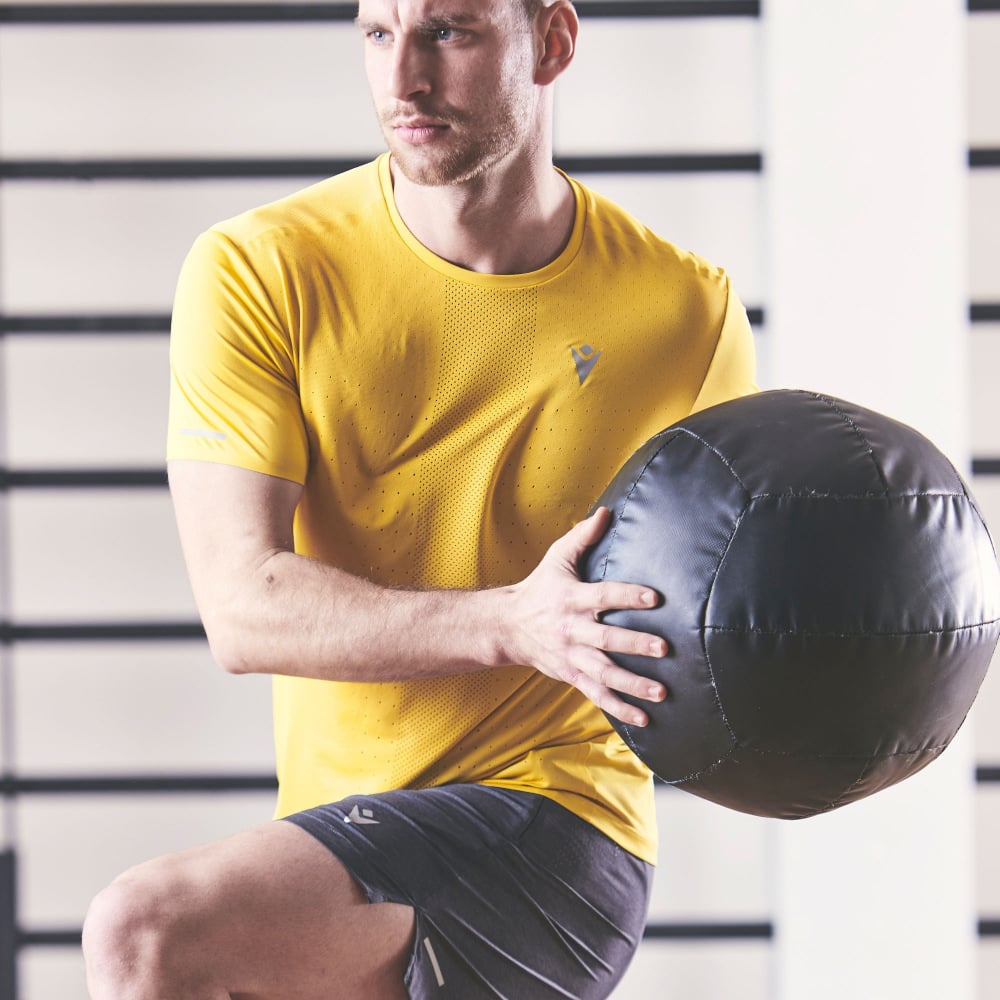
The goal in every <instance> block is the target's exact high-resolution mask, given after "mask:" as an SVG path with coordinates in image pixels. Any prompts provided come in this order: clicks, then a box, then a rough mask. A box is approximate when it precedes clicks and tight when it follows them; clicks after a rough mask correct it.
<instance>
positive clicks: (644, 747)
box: [581, 390, 1000, 818]
mask: <svg viewBox="0 0 1000 1000" xmlns="http://www.w3.org/2000/svg"><path fill="white" fill-rule="evenodd" d="M598 504H600V505H604V506H607V507H610V508H611V511H612V519H611V525H610V527H609V529H608V531H607V532H606V534H605V535H604V537H603V538H602V539H601V541H600V542H599V543H598V544H597V545H596V546H595V547H594V548H593V549H592V550H591V551H590V552H588V553H587V555H586V556H585V558H584V560H583V566H582V567H581V575H582V576H583V578H584V579H588V580H601V579H608V580H622V581H629V582H636V583H644V584H648V585H649V586H652V587H655V588H656V589H657V590H658V591H659V592H660V593H661V594H662V595H663V601H662V604H661V605H660V606H659V607H658V608H656V609H655V610H653V611H627V612H617V611H616V612H614V613H612V614H610V615H608V619H609V620H610V621H613V622H614V623H615V624H620V625H624V626H626V627H629V628H636V629H641V630H643V631H649V632H654V633H659V634H660V635H662V636H663V637H664V638H665V639H666V640H667V642H668V643H669V645H670V653H669V654H668V656H667V657H666V658H665V659H662V660H654V661H651V660H647V659H645V658H643V657H631V656H620V657H616V659H617V660H618V662H619V663H620V664H621V665H622V666H624V667H626V668H627V669H629V670H632V671H633V672H635V673H639V674H644V675H646V676H650V675H654V676H655V677H656V678H657V679H658V680H662V681H663V682H664V683H665V684H666V686H667V689H668V691H669V695H668V697H667V700H666V701H665V702H662V703H659V704H649V703H644V704H643V706H642V707H643V708H644V709H645V710H646V711H647V713H648V714H649V717H650V723H649V725H648V726H647V727H645V728H636V727H632V726H629V725H627V724H625V723H621V722H619V721H618V720H615V719H612V720H611V721H612V722H613V723H614V725H615V727H616V729H617V730H618V731H619V733H621V735H622V737H623V738H624V740H625V742H626V743H627V744H628V745H629V746H630V747H631V748H632V749H633V751H634V752H635V753H636V754H637V755H638V756H639V757H640V758H641V759H642V760H643V761H644V762H645V763H646V764H647V765H648V766H649V767H650V768H651V769H652V770H653V771H654V772H655V773H656V774H657V775H658V776H659V777H660V778H662V779H663V780H665V781H667V782H669V783H671V784H674V785H677V786H679V787H681V788H684V789H686V790H688V791H690V792H693V793H694V794H696V795H700V796H703V797H704V798H707V799H711V800H713V801H715V802H718V803H721V804H723V805H726V806H730V807H732V808H734V809H739V810H741V811H743V812H748V813H754V814H757V815H761V816H779V817H785V818H796V817H804V816H810V815H813V814H815V813H819V812H823V811H825V810H829V809H833V808H836V807H837V806H841V805H845V804H846V803H849V802H853V801H855V800H857V799H860V798H862V797H864V796H866V795H870V794H871V793H872V792H876V791H878V790H879V789H881V788H885V787H887V786H889V785H892V784H894V783H896V782H898V781H901V780H902V779H903V778H905V777H907V776H909V775H911V774H913V773H914V772H916V771H918V770H920V769H921V768H922V767H924V766H925V765H926V764H928V763H929V762H930V761H932V760H934V758H935V757H937V756H938V755H939V754H940V753H941V752H942V751H943V750H944V749H945V747H947V745H948V743H949V742H950V741H951V739H952V737H953V736H954V735H955V733H956V732H957V731H958V728H959V726H961V724H962V722H963V720H964V718H965V716H966V714H967V713H968V711H969V709H970V707H971V706H972V702H973V700H974V698H975V696H976V693H977V692H978V690H979V686H980V683H981V682H982V680H983V677H984V675H985V673H986V669H987V666H988V664H989V661H990V658H991V656H992V653H993V650H994V647H995V646H996V643H997V637H998V632H1000V623H998V619H1000V569H998V566H997V560H996V555H995V552H994V549H993V545H992V542H991V541H990V537H989V534H988V532H987V530H986V527H985V525H984V524H983V520H982V518H981V517H980V514H979V511H978V510H977V508H976V505H975V503H974V501H973V500H972V498H971V496H970V495H969V493H968V490H967V489H966V487H965V484H964V483H963V482H962V479H961V478H960V477H959V475H958V474H957V473H956V472H955V470H954V468H953V467H952V465H951V464H950V463H949V462H948V460H947V459H946V458H945V457H944V456H943V455H942V454H941V453H940V452H939V451H938V450H937V449H936V448H935V447H934V445H932V444H931V443H930V442H929V441H928V440H927V439H926V438H924V437H922V436H921V435H920V434H918V433H917V432H916V431H914V430H912V429H910V428H909V427H906V426H904V425H903V424H900V423H897V422H896V421H893V420H890V419H888V418H886V417H884V416H880V415H879V414H877V413H873V412H871V411H870V410H865V409H862V408H861V407H858V406H855V405H853V404H851V403H847V402H844V401H843V400H838V399H833V398H830V397H826V396H822V395H817V394H814V393H807V392H798V391H790V390H780V391H776V392H766V393H760V394H758V395H755V396H748V397H744V398H742V399H738V400H734V401H732V402H729V403H724V404H722V405H720V406H716V407H713V408H711V409H709V410H705V411H703V412H701V413H698V414H695V415H694V416H692V417H689V418H687V419H686V420H683V421H681V422H679V423H677V424H674V425H673V426H672V427H669V428H668V429H666V430H665V431H662V432H661V433H660V434H658V435H657V436H656V437H654V438H652V439H651V440H650V441H648V442H647V443H646V444H645V445H644V446H643V447H642V448H641V449H640V450H639V451H638V452H637V453H636V454H635V455H634V456H633V457H632V458H631V459H630V460H629V461H628V462H627V463H626V465H625V466H624V468H623V469H622V470H621V472H620V473H619V474H618V476H617V477H616V478H615V479H614V481H613V482H612V483H611V485H610V486H609V487H608V489H607V490H606V491H605V493H604V495H603V496H602V497H601V499H600V500H599V501H598Z"/></svg>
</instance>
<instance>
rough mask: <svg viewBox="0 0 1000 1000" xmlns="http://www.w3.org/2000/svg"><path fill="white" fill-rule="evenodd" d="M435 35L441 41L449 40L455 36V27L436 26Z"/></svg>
mask: <svg viewBox="0 0 1000 1000" xmlns="http://www.w3.org/2000/svg"><path fill="white" fill-rule="evenodd" d="M434 37H435V38H436V39H437V40H438V41H439V42H448V41H451V39H452V38H454V37H455V29H454V28H436V29H435V31H434Z"/></svg>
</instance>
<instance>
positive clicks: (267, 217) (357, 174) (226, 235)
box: [208, 160, 384, 252]
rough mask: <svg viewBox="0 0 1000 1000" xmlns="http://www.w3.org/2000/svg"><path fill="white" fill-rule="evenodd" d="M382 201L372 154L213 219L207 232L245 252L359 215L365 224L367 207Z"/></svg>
mask: <svg viewBox="0 0 1000 1000" xmlns="http://www.w3.org/2000/svg"><path fill="white" fill-rule="evenodd" d="M383 203H384V199H383V195H382V190H381V187H380V184H379V167H378V160H375V161H372V162H370V163H366V164H363V165H362V166H359V167H355V168H353V169H351V170H347V171H344V172H343V173H340V174H336V175H335V176H333V177H329V178H326V179H325V180H322V181H319V182H318V183H316V184H311V185H309V186H308V187H306V188H302V189H301V190H299V191H295V192H293V193H292V194H289V195H286V196H285V197H284V198H280V199H278V200H276V201H272V202H269V203H267V204H265V205H260V206H258V207H255V208H252V209H250V210H249V211H246V212H243V213H241V214H240V215H237V216H234V217H232V218H229V219H225V220H223V221H222V222H219V223H216V225H214V226H212V227H211V229H210V230H208V235H209V236H211V237H215V238H216V239H221V240H222V241H225V242H229V243H231V244H233V245H234V246H236V247H239V248H242V249H244V250H246V251H247V252H251V251H253V250H254V249H259V248H262V247H275V246H278V247H282V246H284V247H294V246H295V245H296V244H298V243H302V242H305V243H312V242H314V241H315V240H317V239H319V240H322V239H324V238H325V237H327V236H328V235H329V234H331V233H334V232H336V231H337V230H343V229H348V228H351V227H356V226H357V225H358V224H359V223H360V222H362V221H363V222H364V223H365V224H366V225H370V223H371V218H372V212H373V211H374V210H377V209H378V207H379V206H380V205H383Z"/></svg>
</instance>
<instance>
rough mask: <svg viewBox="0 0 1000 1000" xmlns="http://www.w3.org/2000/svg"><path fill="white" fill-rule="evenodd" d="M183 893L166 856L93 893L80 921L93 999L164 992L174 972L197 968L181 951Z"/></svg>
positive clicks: (174, 979) (167, 992)
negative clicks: (85, 913)
mask: <svg viewBox="0 0 1000 1000" xmlns="http://www.w3.org/2000/svg"><path fill="white" fill-rule="evenodd" d="M184 896H185V892H184V887H183V886H182V885H180V884H179V881H178V878H177V876H176V874H175V873H174V872H172V871H171V865H170V863H169V861H168V860H163V861H159V862H151V863H149V864H147V865H142V866H140V867H139V868H136V869H133V870H131V871H129V872H126V873H125V874H124V875H122V876H120V877H119V878H117V879H116V880H115V881H114V882H112V883H111V885H109V886H108V887H107V888H106V889H103V890H102V891H101V892H100V893H98V895H97V896H96V897H95V898H94V900H93V901H92V902H91V904H90V907H89V909H88V911H87V916H86V918H85V920H84V925H83V952H84V958H85V960H86V966H87V983H88V986H89V988H90V992H91V996H92V997H93V998H94V1000H118V998H122V1000H124V998H132V997H136V998H139V997H141V998H146V997H149V998H154V997H155V998H159V997H161V996H162V997H166V996H169V995H170V993H171V990H173V989H177V988H178V987H179V985H180V984H179V982H178V979H177V977H178V974H179V973H182V972H183V974H184V975H185V976H186V977H191V976H192V975H195V974H196V973H197V970H196V969H195V968H192V967H191V965H190V962H189V958H190V956H189V955H187V954H186V951H187V950H188V946H187V942H186V941H185V937H186V932H185V927H184V923H185V921H184V913H183V900H184ZM206 986H207V984H206ZM204 995H206V996H211V995H212V994H211V991H210V990H209V991H207V992H205V994H204Z"/></svg>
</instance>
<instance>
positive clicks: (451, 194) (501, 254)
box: [390, 158, 576, 274]
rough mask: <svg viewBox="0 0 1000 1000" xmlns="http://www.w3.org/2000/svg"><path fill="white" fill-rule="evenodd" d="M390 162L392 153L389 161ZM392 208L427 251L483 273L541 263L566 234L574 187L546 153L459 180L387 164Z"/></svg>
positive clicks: (520, 270)
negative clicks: (409, 173) (419, 178)
mask: <svg viewBox="0 0 1000 1000" xmlns="http://www.w3.org/2000/svg"><path fill="white" fill-rule="evenodd" d="M390 167H392V161H390ZM392 177H393V193H394V197H395V201H396V208H397V210H398V211H399V214H400V216H401V217H402V219H403V221H404V222H405V223H406V226H407V228H408V229H409V230H410V232H411V233H413V235H414V236H415V237H416V238H417V239H418V240H419V241H420V242H421V243H422V244H423V245H424V246H425V247H427V249H428V250H430V251H431V252H432V253H434V254H437V255H438V256H439V257H442V258H444V259H445V260H447V261H450V262H451V263H453V264H456V265H458V266H459V267H464V268H467V269H468V270H470V271H479V272H481V273H484V274H524V273H527V272H529V271H536V270H538V269H539V268H540V267H544V266H545V265H546V264H548V263H549V262H550V261H552V260H554V259H555V258H556V257H558V256H559V254H560V252H561V251H562V250H563V248H564V247H565V246H566V244H567V243H568V242H569V237H570V234H571V233H572V231H573V222H574V219H575V215H576V204H575V200H574V197H573V190H572V188H571V187H570V185H569V183H568V182H567V180H566V179H565V177H563V176H562V174H560V173H559V172H558V171H557V170H556V169H555V168H554V167H553V166H552V163H551V160H550V159H549V158H545V160H544V162H542V163H540V164H538V165H537V166H535V165H533V164H524V163H521V164H518V165H516V166H513V167H509V168H507V169H506V170H500V169H498V168H494V169H492V170H490V171H489V172H488V174H484V175H482V176H480V177H475V178H473V179H471V180H469V181H465V182H463V183H461V184H449V185H441V186H427V185H420V184H414V183H413V182H412V181H410V180H408V179H407V178H406V177H404V176H403V175H402V173H401V172H400V171H399V170H397V169H392Z"/></svg>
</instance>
